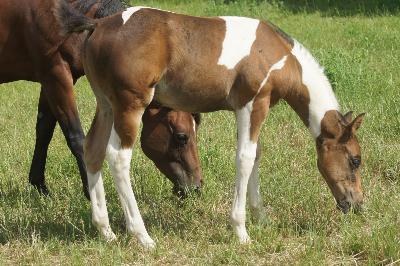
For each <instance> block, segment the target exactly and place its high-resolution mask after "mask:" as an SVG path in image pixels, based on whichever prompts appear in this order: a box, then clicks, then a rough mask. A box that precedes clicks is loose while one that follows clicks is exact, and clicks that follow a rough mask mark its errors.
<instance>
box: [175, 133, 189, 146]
mask: <svg viewBox="0 0 400 266" xmlns="http://www.w3.org/2000/svg"><path fill="white" fill-rule="evenodd" d="M174 136H175V139H176V141H177V142H178V144H179V145H181V146H183V145H186V144H187V142H188V139H189V137H188V135H186V134H185V133H181V132H180V133H175V134H174Z"/></svg>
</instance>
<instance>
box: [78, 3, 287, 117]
mask: <svg viewBox="0 0 400 266" xmlns="http://www.w3.org/2000/svg"><path fill="white" fill-rule="evenodd" d="M129 11H130V12H129ZM237 27H240V29H237ZM248 27H250V28H251V29H250V30H248ZM284 43H285V42H284V40H282V38H281V37H279V34H277V33H276V32H275V31H274V29H273V28H272V27H271V26H269V25H268V24H266V23H264V22H261V21H259V20H256V19H250V18H242V17H214V18H202V17H193V16H186V15H180V14H175V13H172V12H167V11H161V10H157V9H151V8H137V7H136V8H131V9H128V10H127V11H124V12H122V13H119V14H116V15H114V16H112V17H109V18H105V19H103V20H101V21H100V22H99V24H98V26H97V28H96V29H95V31H94V32H93V34H92V36H90V37H89V39H88V44H87V46H86V48H85V51H86V52H87V53H86V54H85V58H86V60H87V61H90V62H89V64H88V66H87V67H89V68H90V71H91V72H95V73H96V77H98V79H104V78H105V79H108V78H106V77H111V78H112V79H113V80H104V81H105V82H106V83H108V84H109V86H110V87H111V86H112V85H111V84H118V83H120V84H123V85H122V86H123V87H124V86H133V87H138V86H142V87H143V84H145V86H144V87H146V86H147V87H152V86H153V85H155V84H157V87H156V90H155V99H156V100H157V101H159V102H161V103H162V104H163V105H165V106H168V107H171V108H176V109H180V110H185V111H190V112H199V111H200V112H208V111H216V110H219V109H235V108H237V106H236V105H241V104H242V102H245V101H247V100H250V99H251V98H252V97H254V95H255V94H256V93H257V89H258V87H257V86H254V84H260V83H261V81H262V80H263V79H264V77H265V75H266V74H267V72H268V69H269V68H270V67H271V66H272V65H273V64H274V63H276V62H277V61H279V60H280V59H281V58H282V57H283V56H285V55H287V54H288V53H290V50H289V45H285V44H284ZM99 62H101V64H103V65H104V64H105V65H108V66H110V67H108V68H104V69H107V70H108V71H110V69H111V70H112V71H113V72H115V73H114V74H113V75H109V73H108V74H107V73H101V71H102V70H101V69H100V68H97V67H96V65H97V64H98V63H99ZM116 77H117V80H115V78H116ZM129 84H130V85H129ZM245 87H246V88H245ZM247 87H248V88H247ZM256 87H257V88H256ZM141 89H144V88H141ZM242 91H246V92H248V93H247V94H246V95H245V96H244V97H242ZM238 94H240V95H238ZM238 98H241V100H238ZM188 103H191V104H190V105H189V104H188Z"/></svg>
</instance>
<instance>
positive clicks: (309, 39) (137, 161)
mask: <svg viewBox="0 0 400 266" xmlns="http://www.w3.org/2000/svg"><path fill="white" fill-rule="evenodd" d="M320 2H321V1H314V2H310V3H320ZM331 2H332V1H331ZM371 2H372V1H371ZM285 3H291V1H280V2H279V1H277V2H275V4H266V3H264V2H262V1H258V2H257V1H233V2H231V3H230V4H223V1H222V0H220V1H219V0H215V1H206V0H204V1H183V0H173V1H156V0H154V1H141V2H140V1H138V2H135V4H145V5H148V6H156V7H159V8H164V9H169V10H174V11H177V12H184V13H188V14H195V15H210V16H212V15H242V16H250V17H257V18H262V19H269V20H271V21H272V22H274V23H275V24H277V25H279V26H280V27H281V28H283V29H284V30H285V31H286V32H288V33H289V34H291V35H292V36H293V37H295V38H296V39H298V40H300V41H301V42H302V43H303V44H304V45H305V46H306V47H308V48H309V49H310V50H311V51H312V52H313V54H314V55H315V56H316V57H317V58H318V60H319V61H320V62H321V63H322V64H323V65H324V66H325V67H326V71H327V73H328V76H329V78H330V79H331V81H332V83H333V85H334V88H335V93H336V95H337V97H338V100H339V102H340V103H341V106H342V109H343V111H348V110H354V111H355V112H356V113H361V112H366V113H367V116H366V118H365V122H364V124H363V125H362V128H361V129H360V130H359V140H360V142H361V145H362V149H363V161H364V163H363V167H362V177H363V187H364V191H365V194H366V202H365V211H364V212H363V214H362V215H354V214H350V215H342V214H341V213H339V212H338V211H337V210H336V209H335V204H334V201H333V197H332V196H331V194H330V192H329V190H328V188H327V186H326V185H325V183H324V181H323V179H322V177H321V176H320V175H319V173H318V170H317V168H316V155H315V150H314V144H313V141H312V138H311V136H310V135H309V133H308V131H307V129H306V128H304V126H303V125H302V124H301V122H300V120H299V119H298V118H297V117H296V115H295V113H294V112H293V111H292V110H291V109H290V108H289V107H288V106H287V105H286V104H284V103H282V104H279V105H278V106H277V107H275V108H274V109H273V110H272V111H271V113H270V115H269V117H268V119H267V122H266V123H265V126H264V128H263V134H262V136H263V137H262V145H263V151H264V153H263V154H264V157H263V159H262V164H261V169H260V176H261V180H262V181H261V189H262V194H263V197H264V199H265V205H266V207H267V212H268V222H267V223H266V224H264V225H257V224H253V223H252V221H251V218H250V217H248V229H249V233H250V235H251V237H252V239H253V243H252V244H251V245H245V246H241V245H239V244H238V242H237V240H236V238H235V236H234V235H233V232H232V230H231V228H230V226H229V222H228V217H229V211H230V206H231V199H232V189H233V186H234V156H235V155H234V154H235V127H234V125H233V123H232V121H234V117H233V115H232V114H231V113H227V112H218V113H212V114H205V115H204V119H203V123H202V126H201V129H200V132H199V149H200V155H201V163H202V167H203V174H204V178H205V182H206V185H205V187H204V193H203V195H202V196H201V197H200V198H189V199H188V200H187V201H185V202H184V203H180V202H178V201H177V200H176V199H175V198H174V197H173V196H172V194H171V184H170V183H169V181H168V180H167V179H165V178H164V177H163V176H162V175H161V174H160V173H159V172H158V171H157V170H156V169H155V167H154V166H153V165H152V163H151V162H150V161H149V160H148V159H147V158H145V156H144V155H143V154H142V152H141V151H140V149H139V148H136V149H135V151H134V157H133V161H132V167H133V171H132V182H133V184H134V191H135V195H136V197H137V200H138V202H139V207H140V210H141V213H142V215H143V217H144V220H145V224H146V226H147V228H148V230H149V232H150V235H151V236H152V237H153V238H154V239H155V240H156V242H157V244H158V246H157V249H156V250H154V251H150V252H149V251H144V250H143V249H142V248H140V246H139V245H138V244H137V242H136V240H135V239H134V238H132V237H130V236H128V235H126V233H125V229H124V218H123V213H122V211H121V208H120V205H119V200H118V196H117V194H116V191H115V189H114V186H113V184H112V178H111V176H110V175H109V171H108V170H107V168H105V186H106V193H107V200H108V210H109V216H110V221H111V226H112V227H113V229H114V231H115V232H116V233H117V236H118V240H117V241H116V242H115V243H112V244H107V243H105V242H103V241H102V240H101V239H100V238H99V236H98V233H97V232H96V230H95V228H94V227H93V226H92V225H91V223H90V205H89V203H88V202H87V201H86V200H85V199H84V197H83V194H82V192H81V183H80V178H79V174H78V170H77V167H76V164H75V162H74V159H73V157H72V155H71V154H70V152H69V150H68V148H67V146H66V143H65V141H64V139H63V137H62V134H61V132H60V129H59V128H57V130H56V133H55V137H54V139H53V141H52V143H51V146H50V150H49V157H48V164H47V169H46V175H47V182H48V185H49V187H50V189H51V192H52V197H50V198H42V197H40V196H39V195H38V193H37V192H36V191H35V190H34V189H32V188H31V187H30V186H29V185H28V182H27V175H28V172H29V166H30V162H31V158H32V153H33V147H34V139H35V136H34V132H35V130H34V128H35V117H36V106H37V101H38V96H39V85H38V84H35V83H29V82H15V83H9V84H2V85H0V87H1V93H0V102H1V103H2V104H1V106H0V125H1V126H0V139H1V141H0V151H1V153H0V161H1V163H0V264H13V265H14V264H72V265H76V264H78V265H80V264H100V263H101V264H105V265H107V264H140V265H141V264H159V265H164V264H180V265H181V264H196V265H204V264H215V265H217V264H218V265H219V264H258V265H260V264H263V265H264V264H275V265H276V264H360V263H361V264H390V263H392V262H399V259H400V193H399V192H400V90H399V87H400V75H399V73H400V66H399V61H400V50H399V48H398V44H399V43H400V17H399V13H398V12H394V11H391V12H385V9H384V8H383V9H382V10H383V11H382V12H372V13H366V14H365V13H363V12H352V13H351V14H352V16H345V15H346V14H344V15H340V14H341V13H340V12H341V10H340V9H337V10H336V11H335V12H336V13H338V12H339V13H338V14H339V16H335V15H330V14H329V13H327V12H325V11H326V9H324V8H322V9H318V7H319V6H318V5H314V7H315V8H313V9H312V10H311V9H309V8H308V9H307V8H305V9H301V10H300V9H299V10H296V11H294V10H293V8H290V7H288V6H287V5H285ZM367 7H368V10H370V9H369V6H367ZM379 8H380V7H379ZM360 10H361V11H362V10H363V9H360ZM336 13H335V14H336ZM367 15H373V16H367ZM300 25H301V26H300ZM76 95H77V99H78V105H79V110H80V114H81V120H82V123H83V127H84V129H85V131H87V130H88V127H89V125H90V121H91V119H92V117H93V114H94V108H95V100H94V97H93V95H92V92H91V90H90V88H89V86H88V83H87V81H86V80H85V79H81V80H80V81H79V82H78V85H77V86H76Z"/></svg>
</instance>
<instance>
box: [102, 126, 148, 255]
mask: <svg viewBox="0 0 400 266" xmlns="http://www.w3.org/2000/svg"><path fill="white" fill-rule="evenodd" d="M131 158H132V149H131V148H128V149H124V148H122V147H121V139H120V137H119V136H118V134H117V132H116V131H115V129H114V125H113V127H112V129H111V135H110V140H109V142H108V145H107V161H108V163H109V165H110V170H111V173H112V175H113V177H114V183H115V185H116V187H117V192H118V196H119V199H120V201H121V205H122V209H123V211H124V215H125V220H126V228H127V230H128V232H129V233H131V234H133V235H135V236H136V237H137V239H138V240H139V242H140V244H142V246H144V247H146V248H153V247H154V246H155V243H154V241H153V240H152V239H151V238H150V236H149V234H148V233H147V230H146V228H145V226H144V223H143V219H142V216H141V215H140V211H139V208H138V205H137V202H136V199H135V195H134V194H133V191H132V186H131V181H130V175H129V170H130V163H131Z"/></svg>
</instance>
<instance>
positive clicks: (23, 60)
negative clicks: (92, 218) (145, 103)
mask: <svg viewBox="0 0 400 266" xmlns="http://www.w3.org/2000/svg"><path fill="white" fill-rule="evenodd" d="M69 2H70V4H71V5H72V6H74V7H76V8H77V9H78V10H79V11H80V12H81V13H85V14H87V15H88V16H92V17H96V18H99V17H104V16H107V15H111V14H113V13H115V12H117V11H122V10H123V9H124V6H123V5H122V4H121V2H120V1H119V0H111V1H110V0H101V1H100V0H71V1H69ZM53 9H54V1H51V0H37V1H31V0H19V1H9V0H6V1H0V83H4V82H11V81H16V80H29V81H35V82H40V83H41V85H42V87H41V92H40V99H39V105H38V115H37V123H36V144H35V151H34V155H33V159H32V164H31V169H30V172H29V182H30V183H31V184H32V185H33V186H35V187H36V188H37V189H38V190H39V192H41V193H44V194H48V189H47V187H46V185H45V176H44V171H45V164H46V157H47V149H48V145H49V143H50V140H51V139H52V136H53V131H54V128H55V125H56V122H58V123H59V124H60V127H61V129H62V132H63V133H64V136H65V138H66V140H67V144H68V147H69V148H70V150H71V152H72V154H73V155H74V156H75V158H76V161H77V164H78V167H79V172H80V175H81V179H82V183H83V186H84V192H85V195H86V196H87V198H89V193H88V188H87V176H86V167H85V164H84V162H83V138H84V134H83V131H82V127H81V123H80V120H79V116H78V110H77V107H76V102H75V97H74V93H73V84H74V83H75V82H76V81H77V79H78V78H79V77H81V76H83V75H84V70H83V66H82V62H81V59H80V55H81V48H82V45H83V42H84V40H85V36H86V34H72V35H70V36H68V37H67V38H65V37H64V36H62V35H61V34H60V28H59V26H58V24H57V23H56V21H55V18H54V16H53ZM158 109H159V110H158V111H159V115H158V116H157V117H155V116H152V115H148V116H145V117H144V119H143V123H144V129H146V134H145V135H143V136H142V146H143V149H144V150H145V151H147V152H145V153H146V155H147V156H148V157H149V158H150V159H152V160H153V161H154V162H155V164H156V165H157V167H159V168H160V170H161V171H162V172H163V173H165V174H166V175H167V177H168V178H170V179H171V180H172V181H173V182H174V191H175V192H179V193H181V194H182V193H183V192H184V191H186V190H185V189H186V188H187V187H188V186H191V185H192V184H194V186H195V187H199V185H200V182H201V178H202V177H201V172H200V169H199V160H198V155H197V150H196V149H197V148H196V136H195V132H194V131H193V123H194V122H193V121H194V120H193V117H192V115H191V114H189V113H182V112H175V111H172V110H170V109H165V108H161V107H158ZM154 110H155V107H153V108H152V111H149V112H153V113H154ZM170 116H172V117H174V119H171V118H168V117H170ZM195 118H196V119H197V121H199V120H198V115H195ZM167 119H169V120H168V121H167ZM156 121H158V122H156ZM185 123H186V124H185ZM196 127H197V124H196ZM150 129H152V130H154V131H152V130H150ZM154 136H156V137H157V138H158V139H154ZM185 138H186V140H185ZM155 145H161V146H162V147H163V149H165V151H163V154H160V153H155V152H154V151H155V150H157V149H158V150H159V151H160V149H161V146H160V147H154V146H155ZM179 145H180V146H179ZM168 153H170V154H172V153H174V154H175V155H174V156H169V157H167V155H169V154H168ZM171 169H172V170H171ZM183 194H184V193H183Z"/></svg>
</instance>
